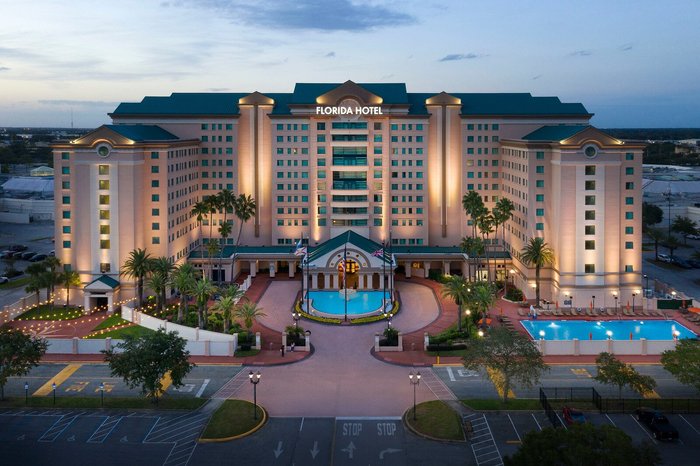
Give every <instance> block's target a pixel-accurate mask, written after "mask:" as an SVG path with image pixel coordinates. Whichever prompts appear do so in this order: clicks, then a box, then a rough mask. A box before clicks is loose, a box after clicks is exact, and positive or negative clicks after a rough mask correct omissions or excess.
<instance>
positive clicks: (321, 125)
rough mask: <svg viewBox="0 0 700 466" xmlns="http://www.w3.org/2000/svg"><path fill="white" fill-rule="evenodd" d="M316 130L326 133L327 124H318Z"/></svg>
mask: <svg viewBox="0 0 700 466" xmlns="http://www.w3.org/2000/svg"><path fill="white" fill-rule="evenodd" d="M316 129H317V130H318V131H325V129H326V124H325V123H316Z"/></svg>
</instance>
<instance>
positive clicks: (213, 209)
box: [203, 196, 219, 279]
mask: <svg viewBox="0 0 700 466" xmlns="http://www.w3.org/2000/svg"><path fill="white" fill-rule="evenodd" d="M203 202H204V204H205V205H206V207H207V209H208V210H209V242H208V243H207V258H208V259H209V269H210V272H209V273H210V275H211V276H210V277H209V278H212V279H213V278H214V277H213V275H214V256H215V255H216V254H217V252H218V251H219V244H218V241H217V242H216V244H215V245H216V248H213V246H214V244H212V240H213V238H212V228H213V227H214V214H216V213H217V212H218V211H219V197H218V196H209V197H207V198H205V199H204V201H203ZM212 248H213V249H212Z"/></svg>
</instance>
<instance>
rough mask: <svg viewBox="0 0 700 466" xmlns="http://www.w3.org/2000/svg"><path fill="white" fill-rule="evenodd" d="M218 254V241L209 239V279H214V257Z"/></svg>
mask: <svg viewBox="0 0 700 466" xmlns="http://www.w3.org/2000/svg"><path fill="white" fill-rule="evenodd" d="M217 254H219V240H218V239H210V240H209V242H208V243H207V259H209V279H210V280H213V279H214V257H216V255H217Z"/></svg>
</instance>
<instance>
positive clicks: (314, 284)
mask: <svg viewBox="0 0 700 466" xmlns="http://www.w3.org/2000/svg"><path fill="white" fill-rule="evenodd" d="M311 288H313V289H318V273H313V274H311Z"/></svg>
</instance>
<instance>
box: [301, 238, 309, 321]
mask: <svg viewBox="0 0 700 466" xmlns="http://www.w3.org/2000/svg"><path fill="white" fill-rule="evenodd" d="M301 247H302V248H303V247H304V234H303V233H302V235H301ZM304 257H306V255H304V256H302V258H301V300H300V301H301V302H300V303H299V307H301V308H302V310H303V308H304ZM306 312H309V308H308V307H307V308H306Z"/></svg>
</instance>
